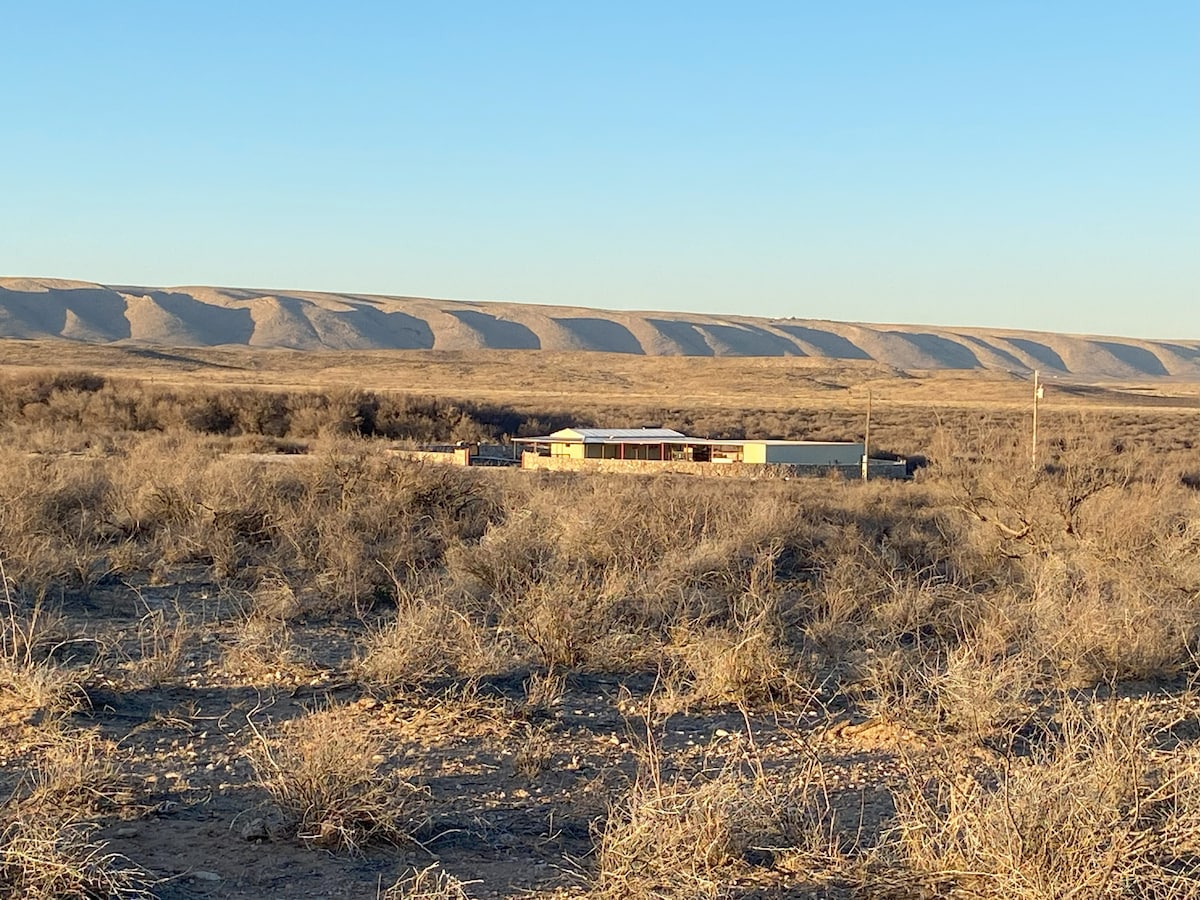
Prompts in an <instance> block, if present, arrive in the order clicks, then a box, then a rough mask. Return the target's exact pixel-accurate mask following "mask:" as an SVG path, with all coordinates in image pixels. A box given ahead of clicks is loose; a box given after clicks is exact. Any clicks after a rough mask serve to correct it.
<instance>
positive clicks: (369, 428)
mask: <svg viewBox="0 0 1200 900" xmlns="http://www.w3.org/2000/svg"><path fill="white" fill-rule="evenodd" d="M693 365H695V366H696V369H695V372H696V374H697V377H699V376H700V375H702V373H703V371H704V369H703V365H704V363H703V361H697V362H695V363H693ZM814 373H815V370H814V371H813V372H810V373H809V376H806V377H810V376H811V377H810V381H811V382H812V384H814V385H815V384H818V383H822V384H830V383H833V382H835V381H837V379H839V378H841V379H843V380H844V381H845V382H846V383H845V384H841V383H840V382H839V384H840V387H838V390H837V396H839V397H842V398H846V397H850V396H853V400H854V402H853V403H849V402H847V403H843V404H842V405H841V406H839V405H838V404H837V403H835V402H832V401H831V400H830V399H829V398H828V396H826V395H825V393H823V392H824V391H825V388H821V389H819V390H818V388H816V387H811V385H810V387H811V390H810V395H811V396H809V397H801V398H800V399H798V400H792V399H790V398H783V399H781V398H780V397H779V396H776V395H771V392H770V390H768V389H767V388H766V387H764V390H763V391H762V392H761V393H762V396H761V397H760V399H761V400H762V402H761V403H759V404H758V405H754V404H748V403H745V402H743V399H744V398H738V397H736V396H732V395H725V396H718V395H716V394H713V395H711V396H708V397H707V399H705V400H704V401H703V402H699V401H698V402H696V403H694V404H690V405H689V403H688V401H687V399H686V398H685V397H683V396H681V395H679V396H669V395H667V396H664V397H660V398H657V400H656V401H655V402H649V401H647V400H646V399H645V398H644V397H642V396H640V395H638V396H633V397H631V396H625V395H622V394H620V393H619V392H615V393H613V395H612V396H611V398H609V399H607V400H604V399H602V398H600V396H599V394H598V393H597V394H594V395H589V396H586V397H584V399H582V400H580V401H572V399H571V398H570V397H561V398H559V400H558V401H557V402H555V403H547V402H544V401H545V398H542V399H541V400H539V401H537V402H536V403H535V402H531V401H530V399H529V397H528V396H526V395H519V396H517V395H514V397H513V398H510V399H511V401H512V402H505V399H504V398H503V397H501V396H498V395H493V396H489V397H487V398H485V399H482V400H481V399H478V398H476V399H472V398H471V397H469V396H460V397H459V398H457V399H454V398H453V397H451V396H450V395H447V394H439V395H436V396H425V397H423V398H422V397H413V396H406V395H400V394H396V393H392V392H388V391H375V392H373V393H368V392H364V391H361V390H358V391H355V390H352V389H349V388H345V387H340V386H336V385H328V384H317V383H314V384H310V385H308V386H307V387H305V388H303V389H301V388H298V387H288V388H282V387H279V386H275V387H274V388H266V387H263V386H252V385H239V386H229V385H227V386H211V385H209V386H204V385H203V384H202V383H201V382H202V379H201V378H200V377H197V378H196V379H195V380H194V382H193V383H186V379H183V378H181V377H180V378H178V379H175V380H173V381H172V382H171V383H170V384H162V383H158V384H156V383H151V382H150V381H149V380H148V379H132V378H125V379H124V380H121V379H116V380H114V379H112V378H105V377H101V376H98V375H94V374H87V373H82V372H78V371H57V372H45V371H36V372H35V371H23V370H15V371H14V370H10V371H9V372H8V373H7V375H6V376H5V378H4V380H3V382H2V383H0V411H2V413H3V417H2V419H3V421H2V424H0V431H2V433H3V437H4V439H3V444H2V447H0V564H2V565H3V573H2V575H3V588H4V590H3V594H2V599H0V604H2V605H0V669H2V670H3V671H2V673H0V732H2V735H0V798H3V807H2V808H0V894H3V895H5V896H20V897H34V898H50V897H134V896H157V897H164V898H173V897H195V896H214V897H298V896H314V897H316V896H321V897H375V898H378V897H386V898H392V900H399V898H426V897H428V898H454V897H487V896H515V895H521V896H544V897H550V896H571V895H573V896H588V897H595V898H610V897H611V898H617V897H634V898H637V897H670V898H676V897H677V898H700V897H714V898H715V897H731V898H732V897H894V898H910V897H911V898H919V897H932V896H947V897H989V898H990V897H994V898H1006V897H1016V898H1060V897H1079V898H1087V897H1097V898H1101V897H1192V896H1198V895H1200V687H1198V685H1197V650H1198V646H1197V638H1198V636H1200V491H1198V490H1197V486H1198V485H1200V446H1198V445H1197V443H1196V441H1197V440H1198V438H1197V432H1196V422H1197V418H1198V416H1197V413H1196V411H1195V410H1194V409H1190V410H1189V409H1188V408H1187V407H1186V403H1185V402H1184V401H1180V402H1179V403H1177V404H1173V403H1171V402H1169V398H1168V401H1167V402H1156V403H1154V404H1147V403H1144V402H1140V401H1139V400H1138V399H1137V397H1138V396H1139V395H1136V394H1134V393H1127V394H1125V395H1124V397H1125V399H1126V400H1128V401H1129V402H1127V403H1124V404H1122V402H1120V400H1121V396H1119V395H1118V392H1114V391H1112V390H1109V389H1104V390H1103V391H1101V393H1102V394H1103V402H1100V401H1097V400H1096V394H1095V393H1094V392H1091V391H1090V390H1085V389H1083V388H1077V389H1075V392H1074V393H1071V392H1068V391H1065V390H1059V391H1058V392H1055V391H1052V392H1051V396H1050V398H1049V400H1048V402H1047V404H1046V406H1045V408H1044V410H1043V419H1042V424H1043V435H1044V440H1043V441H1042V444H1041V447H1040V451H1039V457H1038V460H1037V464H1036V465H1031V461H1030V454H1029V443H1028V440H1029V438H1028V421H1027V410H1024V409H1022V407H1021V405H1020V404H1021V397H1022V396H1023V393H1024V387H1023V386H1021V385H1017V386H1015V387H1014V386H1010V385H1008V384H1007V383H1006V382H987V381H980V382H979V383H977V384H975V383H973V382H972V381H971V380H970V379H961V380H958V381H950V380H943V381H942V382H940V384H941V385H942V387H943V388H947V389H946V390H943V391H942V392H940V393H939V392H938V391H937V390H935V388H934V387H928V388H924V389H923V388H919V387H917V386H913V385H907V386H903V387H901V388H897V395H896V396H898V397H905V396H911V397H912V398H913V399H912V402H900V401H897V402H895V403H892V404H888V403H887V402H879V403H878V404H877V407H876V409H875V411H874V415H875V420H874V422H873V428H872V433H873V435H876V436H878V437H877V439H876V438H875V437H873V441H872V443H873V444H874V445H875V446H877V447H878V448H879V449H880V450H882V451H888V450H891V451H894V452H896V453H899V454H903V455H914V454H920V455H921V462H922V463H924V465H922V466H921V467H919V468H918V469H917V471H916V474H915V477H914V478H913V480H912V481H911V482H905V483H895V482H871V483H868V484H865V485H864V484H859V483H856V482H844V481H841V480H831V479H795V480H790V481H784V480H779V479H764V480H762V481H754V480H734V479H693V478H689V477H687V476H658V477H641V476H629V475H598V474H597V475H580V474H567V473H561V474H556V473H532V472H522V471H514V470H492V469H486V470H485V469H460V468H454V467H449V466H437V465H429V464H421V463H417V462H413V461H409V460H405V459H402V458H400V457H398V456H396V455H394V454H393V453H392V452H391V450H392V448H394V447H395V446H396V445H397V443H398V442H405V441H424V440H441V441H444V440H459V439H466V440H472V439H489V440H494V439H498V438H499V437H500V436H501V435H504V434H509V435H511V434H515V433H517V432H520V431H524V432H525V433H529V432H530V431H533V432H537V431H541V430H547V429H550V428H553V427H559V426H561V425H565V424H568V423H570V422H574V421H581V420H582V421H605V422H606V423H610V424H614V425H619V424H631V423H639V422H644V421H646V420H647V419H651V418H653V419H654V420H655V422H656V423H658V422H661V423H662V424H666V425H675V426H676V427H682V428H684V429H685V430H688V431H691V432H699V433H710V434H714V435H717V434H734V433H739V432H740V433H747V434H755V435H763V434H768V435H770V436H777V437H804V436H808V437H821V438H838V437H846V438H850V437H854V436H856V435H858V434H859V433H860V430H861V429H860V426H861V423H860V414H861V411H862V406H861V403H860V402H859V401H860V400H861V399H863V398H862V396H861V395H862V391H861V387H862V382H861V379H860V380H858V381H856V380H855V377H852V376H853V373H851V375H850V376H847V375H846V373H844V372H841V373H834V374H832V375H829V374H828V373H827V374H826V375H825V376H821V374H820V373H815V374H814ZM860 374H861V373H860ZM867 376H869V378H870V379H871V380H872V384H874V385H875V386H876V388H875V389H876V391H877V394H876V396H877V397H878V396H879V394H880V393H883V392H885V390H886V385H887V384H888V383H889V382H888V381H887V380H886V378H885V376H884V375H882V374H881V373H878V372H870V373H867ZM867 376H862V377H867ZM747 377H748V378H749V376H747ZM750 380H751V381H752V380H753V379H752V378H750ZM947 386H949V387H952V388H954V389H953V390H950V389H949V388H948V387H947ZM793 387H794V385H793ZM935 387H936V386H935ZM1010 388H1011V390H1010ZM934 395H937V396H938V397H939V399H938V401H937V402H936V403H935V402H931V401H930V400H929V398H930V397H931V396H934ZM1181 396H1182V394H1181ZM772 398H773V399H772ZM1114 398H1115V399H1114ZM1130 398H1133V399H1130ZM1160 399H1161V398H1160ZM573 402H577V405H576V406H572V403H573ZM614 420H616V421H614Z"/></svg>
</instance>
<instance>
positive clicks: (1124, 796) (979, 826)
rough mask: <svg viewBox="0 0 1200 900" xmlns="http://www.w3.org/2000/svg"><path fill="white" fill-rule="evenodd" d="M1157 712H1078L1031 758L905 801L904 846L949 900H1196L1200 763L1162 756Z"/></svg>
mask: <svg viewBox="0 0 1200 900" xmlns="http://www.w3.org/2000/svg"><path fill="white" fill-rule="evenodd" d="M1152 732H1153V729H1152V728H1150V727H1149V721H1148V717H1147V713H1146V710H1145V705H1144V704H1141V703H1137V702H1134V703H1117V704H1108V705H1101V704H1090V705H1085V706H1083V707H1078V708H1076V707H1066V708H1064V710H1063V712H1062V715H1061V716H1060V717H1059V721H1058V723H1057V731H1055V730H1053V729H1049V728H1048V729H1047V731H1046V734H1045V736H1044V743H1043V744H1042V745H1041V746H1039V747H1037V748H1036V749H1035V750H1034V751H1033V753H1032V754H1031V755H1030V756H1028V757H1012V756H1008V757H1006V758H1004V759H1002V760H1001V761H1000V762H998V763H996V764H995V765H993V766H991V767H989V768H987V769H985V770H984V771H974V772H963V773H962V774H959V775H957V776H956V775H954V774H953V772H954V769H955V767H954V766H953V765H948V766H946V767H944V771H945V772H946V774H944V775H939V776H936V777H935V778H934V780H933V781H932V783H930V784H924V785H923V784H921V782H920V780H919V779H918V780H917V781H915V782H914V784H913V788H912V790H911V791H909V792H908V793H905V794H901V796H899V797H898V798H897V803H898V808H899V814H898V818H897V825H896V829H897V840H898V842H899V845H898V846H899V847H900V849H901V853H902V859H903V860H904V864H905V865H907V866H909V867H911V870H912V871H913V873H914V875H915V876H916V877H917V879H918V880H919V881H920V882H921V883H925V884H928V885H937V886H938V890H939V892H940V893H943V894H945V895H948V896H963V897H967V896H969V897H984V898H988V897H995V898H1029V900H1034V898H1038V900H1043V898H1044V900H1051V898H1062V897H1130V896H1136V897H1184V896H1196V895H1197V893H1198V892H1200V792H1198V788H1200V756H1198V755H1197V753H1196V751H1195V748H1190V747H1186V748H1176V749H1175V750H1173V751H1171V752H1166V751H1160V750H1157V749H1156V748H1155V746H1154V743H1153V740H1152Z"/></svg>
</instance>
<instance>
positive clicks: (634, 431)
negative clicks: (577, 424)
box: [551, 428, 687, 441]
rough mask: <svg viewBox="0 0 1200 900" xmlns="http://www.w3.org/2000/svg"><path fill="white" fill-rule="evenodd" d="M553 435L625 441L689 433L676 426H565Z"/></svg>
mask: <svg viewBox="0 0 1200 900" xmlns="http://www.w3.org/2000/svg"><path fill="white" fill-rule="evenodd" d="M551 437H581V438H583V439H584V441H587V440H588V439H589V438H591V439H593V440H595V439H599V440H605V441H623V440H626V439H628V438H645V439H646V440H655V441H661V440H662V439H663V438H682V437H687V435H685V434H683V433H682V432H679V431H676V430H675V429H674V428H564V429H563V430H562V431H556V432H554V434H552V435H551Z"/></svg>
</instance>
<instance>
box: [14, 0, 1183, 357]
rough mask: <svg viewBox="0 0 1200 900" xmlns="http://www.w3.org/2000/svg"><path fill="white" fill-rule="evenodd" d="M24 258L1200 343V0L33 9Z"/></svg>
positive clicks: (162, 280)
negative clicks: (1143, 0) (1182, 339)
mask: <svg viewBox="0 0 1200 900" xmlns="http://www.w3.org/2000/svg"><path fill="white" fill-rule="evenodd" d="M3 19H4V31H5V36H4V39H3V50H2V51H0V111H2V114H3V119H0V122H2V130H0V274H3V275H46V276H58V277H69V278H79V279H84V280H89V281H99V282H104V283H115V284H122V283H124V284H150V285H183V284H222V285H235V286H244V287H278V288H307V289H313V290H344V291H363V292H374V293H390V294H413V295H422V296H435V297H452V298H463V299H466V298H475V299H496V300H529V301H537V302H546V303H563V304H578V305H589V306H602V307H614V308H630V309H681V310H694V311H711V312H730V313H743V314H755V315H768V316H789V315H791V316H798V317H818V318H831V319H845V320H856V321H873V322H924V323H933V324H948V325H954V324H957V325H997V326H1011V327H1025V328H1044V329H1050V330H1065V331H1076V332H1101V333H1111V334H1124V335H1144V336H1159V337H1172V336H1174V337H1190V338H1196V337H1200V4H1198V3H1196V2H1195V0H1155V2H1152V3H1145V4H1143V3H1128V2H1109V0H1099V2H1097V0H1087V2H1082V0H1051V2H1046V0H1038V2H1010V0H1003V2H1002V0H991V2H985V0H980V2H974V0H966V2H965V0H954V2H921V0H913V2H907V3H901V2H892V0H887V2H884V0H872V2H859V3H827V2H817V0H811V2H810V0H792V2H779V3H754V2H748V3H737V4H735V3H729V2H724V3H706V2H700V0H690V2H659V3H654V2H637V3H634V2H612V0H606V2H603V3H600V2H595V3H573V2H562V0H558V2H554V3H548V2H547V3H542V2H526V0H523V2H517V3H501V2H494V0H488V2H457V3H455V2H441V3H399V2H394V3H385V2H379V3H370V2H343V3H338V4H334V3H308V2H303V0H294V2H288V3H283V2H265V0H264V2H253V0H242V2H237V3H234V2H225V0H207V2H203V3H169V2H161V0H156V2H123V0H112V2H107V3H99V2H92V0H88V2H56V0H42V2H19V3H18V2H14V3H10V4H6V6H5V11H4V16H3Z"/></svg>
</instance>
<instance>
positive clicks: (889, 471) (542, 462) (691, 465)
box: [521, 453, 904, 479]
mask: <svg viewBox="0 0 1200 900" xmlns="http://www.w3.org/2000/svg"><path fill="white" fill-rule="evenodd" d="M521 468H522V469H542V470H544V471H550V472H627V473H633V474H640V475H661V474H663V473H671V474H675V475H699V476H700V477H702V478H796V477H813V476H821V475H832V474H834V473H836V474H839V475H841V476H842V477H844V478H850V479H852V478H858V477H860V475H861V470H860V468H859V467H858V466H793V465H783V464H774V463H768V464H762V463H711V462H683V461H680V462H672V461H666V462H659V461H657V460H650V461H647V460H635V459H571V458H570V457H566V456H539V455H538V454H536V453H524V454H522V455H521ZM897 472H898V477H904V464H903V463H900V464H899V467H898V470H897V467H896V466H894V465H893V464H892V463H883V464H882V466H881V465H879V464H878V463H877V462H875V461H873V462H872V463H871V470H870V475H871V477H875V478H887V477H897Z"/></svg>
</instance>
